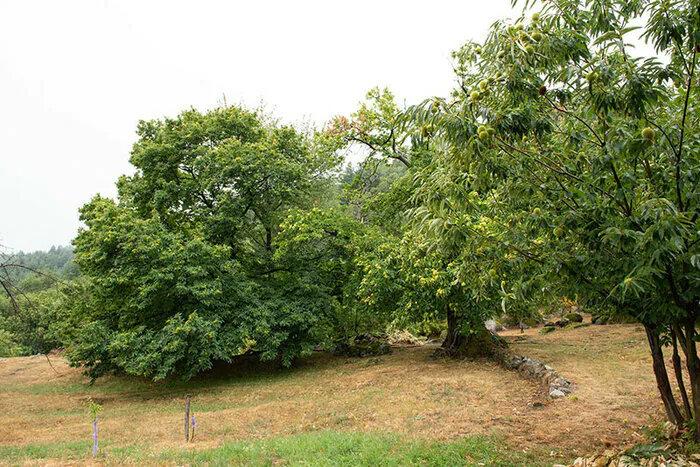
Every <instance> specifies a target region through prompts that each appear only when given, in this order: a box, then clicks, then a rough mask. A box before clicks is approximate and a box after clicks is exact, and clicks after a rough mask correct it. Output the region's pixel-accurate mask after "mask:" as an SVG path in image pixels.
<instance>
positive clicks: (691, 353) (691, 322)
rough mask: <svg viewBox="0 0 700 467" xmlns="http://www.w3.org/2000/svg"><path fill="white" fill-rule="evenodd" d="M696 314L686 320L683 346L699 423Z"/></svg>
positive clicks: (697, 435) (699, 363)
mask: <svg viewBox="0 0 700 467" xmlns="http://www.w3.org/2000/svg"><path fill="white" fill-rule="evenodd" d="M695 321H696V316H695V313H690V315H689V316H688V317H687V318H685V320H684V321H683V325H684V327H685V345H684V346H681V348H683V349H684V350H685V361H686V366H687V368H688V376H689V378H690V390H691V391H692V393H693V419H694V420H695V422H696V423H697V422H698V421H700V358H698V349H697V345H696V343H695V335H696V332H695ZM695 440H696V441H700V427H698V428H696V430H695Z"/></svg>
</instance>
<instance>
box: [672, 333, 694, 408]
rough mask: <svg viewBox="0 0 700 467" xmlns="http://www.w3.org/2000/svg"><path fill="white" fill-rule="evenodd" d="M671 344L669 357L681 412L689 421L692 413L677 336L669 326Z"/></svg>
mask: <svg viewBox="0 0 700 467" xmlns="http://www.w3.org/2000/svg"><path fill="white" fill-rule="evenodd" d="M671 343H672V344H673V355H672V357H671V361H672V362H673V372H674V373H675V374H676V382H677V383H678V389H679V390H680V392H681V398H682V399H683V410H684V411H685V416H686V417H687V418H688V419H690V418H693V412H692V409H691V408H690V400H689V399H688V392H687V391H686V389H685V382H684V381H683V368H682V367H681V357H680V355H678V335H677V334H676V331H675V329H674V328H673V326H671Z"/></svg>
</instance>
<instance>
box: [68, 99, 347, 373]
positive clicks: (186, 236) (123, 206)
mask: <svg viewBox="0 0 700 467" xmlns="http://www.w3.org/2000/svg"><path fill="white" fill-rule="evenodd" d="M139 136H140V140H139V141H138V142H137V143H136V144H135V146H134V151H133V153H132V157H131V162H132V164H134V166H135V167H136V169H137V170H136V173H135V174H134V175H133V176H131V177H122V178H121V179H120V180H119V183H118V187H119V201H118V202H115V201H113V200H109V199H104V198H101V197H99V196H97V197H95V198H94V199H93V200H92V201H91V202H90V203H88V204H86V205H85V206H84V207H83V208H82V209H81V220H82V221H83V222H84V223H85V225H86V228H85V229H83V230H81V231H80V233H79V235H78V237H77V238H76V239H75V241H74V245H75V251H76V262H77V263H78V264H79V265H80V268H81V272H82V273H83V274H84V275H85V276H86V278H87V286H86V289H85V292H86V294H88V295H89V296H90V298H89V305H88V306H87V307H77V308H76V310H75V311H74V317H76V318H77V319H75V321H76V323H77V328H76V330H75V331H74V332H73V344H72V345H71V346H70V347H69V349H68V352H67V355H68V357H69V358H70V359H71V360H72V362H73V363H74V364H76V365H82V366H85V367H86V368H88V369H89V372H90V374H91V375H92V376H93V377H97V376H100V375H101V374H104V373H105V372H106V371H125V372H127V373H130V374H137V375H143V376H149V377H152V378H154V379H162V378H165V377H167V376H169V375H173V374H177V375H179V376H181V377H183V378H190V377H191V376H193V375H195V374H197V373H198V372H201V371H203V370H206V369H208V368H210V367H211V365H212V363H213V362H214V361H216V360H224V361H229V360H230V359H231V358H233V357H234V356H236V355H240V354H243V353H245V352H247V351H253V352H256V353H257V354H258V355H259V356H260V358H262V359H267V360H271V359H272V360H274V359H280V361H281V362H282V363H283V364H285V365H289V364H290V363H291V361H292V360H293V359H294V358H295V357H296V356H299V355H302V354H305V353H308V352H310V351H311V349H312V348H313V346H314V345H315V343H316V341H315V335H314V331H313V328H314V325H315V324H316V323H317V322H318V321H319V320H321V319H323V317H324V315H325V314H326V312H327V310H325V309H324V302H323V301H322V300H320V299H319V291H318V290H319V287H318V286H316V285H314V284H312V283H307V282H304V281H302V280H299V278H298V277H295V276H290V275H289V274H287V273H285V271H284V267H280V266H279V265H278V264H277V263H276V262H275V259H274V250H275V249H276V246H275V242H274V240H275V238H276V236H277V234H278V230H279V223H280V222H281V220H282V219H284V217H285V215H286V213H287V212H288V211H289V210H290V209H293V208H300V207H310V206H312V205H313V203H314V202H318V199H319V196H320V195H323V194H324V192H325V191H324V190H326V188H327V186H328V184H329V182H328V180H329V178H328V173H329V170H330V169H331V168H333V167H334V166H335V164H336V159H335V156H333V155H332V154H328V153H326V152H319V151H318V150H316V148H317V147H321V148H323V147H325V146H324V145H323V144H321V143H319V144H318V145H315V144H314V142H313V141H312V140H311V139H310V138H309V137H307V136H305V135H303V134H301V133H298V132H297V131H296V130H294V129H293V128H290V127H279V126H276V125H273V124H269V125H266V124H264V123H263V120H262V118H261V117H260V116H258V115H256V114H255V113H252V112H249V111H247V110H244V109H239V108H236V107H227V108H220V109H216V110H213V111H210V112H208V113H206V114H202V113H199V112H197V111H195V110H190V111H186V112H183V113H182V114H181V115H180V116H178V117H177V118H176V119H165V120H163V121H152V122H141V123H140V124H139ZM317 140H318V141H322V138H320V137H319V138H318V139H317Z"/></svg>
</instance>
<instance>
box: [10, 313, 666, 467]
mask: <svg viewBox="0 0 700 467" xmlns="http://www.w3.org/2000/svg"><path fill="white" fill-rule="evenodd" d="M504 335H505V336H506V337H507V339H508V340H509V341H510V342H511V347H512V349H513V351H514V352H516V353H518V354H524V355H528V356H531V357H535V358H538V359H541V360H542V361H543V362H545V363H548V364H550V365H551V366H553V367H554V368H555V369H557V370H558V371H559V372H560V373H561V374H563V375H565V376H566V377H568V378H569V379H571V380H573V382H574V383H575V384H576V385H577V386H578V389H577V390H576V391H575V393H574V396H570V397H567V398H565V399H561V400H556V401H554V400H548V399H546V398H544V397H543V395H542V394H541V392H540V387H539V383H538V382H535V381H529V380H525V379H523V378H522V377H521V376H520V375H519V374H518V373H516V372H509V371H506V370H504V369H502V368H500V367H498V366H496V365H494V364H490V363H487V362H470V361H452V360H444V359H438V360H435V359H431V358H430V355H431V354H432V352H433V350H434V349H433V348H431V346H421V347H404V348H401V347H396V348H394V353H393V354H392V355H387V356H384V357H380V358H365V359H348V358H344V357H336V356H331V355H328V354H325V353H317V354H315V355H314V356H312V357H310V358H308V359H306V360H303V361H302V362H301V363H300V364H299V365H297V366H295V367H294V368H292V369H289V370H279V369H276V368H272V367H268V366H261V365H260V364H258V363H252V362H238V363H237V364H234V365H231V366H226V367H219V368H217V369H216V370H215V371H213V372H210V373H208V374H206V375H203V376H200V377H198V378H196V379H195V380H193V381H191V382H190V383H188V384H184V383H179V382H165V383H152V382H149V381H146V380H141V379H137V378H132V377H128V378H127V377H106V378H103V379H100V380H98V381H97V382H96V383H95V384H94V385H93V386H90V385H89V384H88V379H87V378H85V377H83V376H82V375H81V374H80V371H79V370H77V369H72V368H69V367H68V366H67V364H66V362H65V361H64V360H63V359H62V358H60V356H59V355H52V356H51V358H52V362H53V365H54V367H55V368H56V370H57V371H58V374H56V373H55V372H54V371H53V370H52V368H51V367H50V366H49V365H48V363H47V361H46V359H45V358H44V357H43V356H35V357H18V358H8V359H1V360H0V410H2V413H3V414H4V423H3V424H2V425H0V459H3V460H4V462H8V463H16V462H19V463H21V462H25V461H30V462H39V463H50V462H54V461H58V462H60V463H65V462H70V461H75V462H78V463H82V462H84V461H86V460H88V459H90V457H89V453H90V449H91V446H92V438H91V425H90V416H89V414H88V411H87V398H88V397H92V398H93V399H94V400H95V401H97V402H98V403H100V404H102V406H103V412H102V414H101V419H100V442H101V444H100V448H101V452H102V453H103V454H104V457H103V458H102V459H101V461H102V460H103V461H105V462H106V463H108V464H110V463H122V462H144V461H146V462H156V463H164V462H173V463H176V464H181V463H190V462H196V463H217V462H218V463H222V462H232V463H234V464H246V465H247V464H253V465H258V464H260V465H270V464H277V463H281V464H298V463H303V462H307V463H310V464H312V465H327V464H328V463H332V464H335V465H357V464H364V465H375V464H377V463H381V464H383V465H406V464H413V463H415V464H424V463H425V462H426V461H427V463H428V464H429V465H445V464H450V465H460V464H465V465H480V464H479V462H481V463H482V464H481V465H552V464H554V463H565V462H566V461H570V460H571V459H572V458H574V457H576V456H577V455H581V454H583V453H586V452H591V451H595V450H601V449H604V446H605V445H612V446H617V447H619V446H623V445H625V444H629V443H634V442H636V441H639V440H640V438H641V436H642V435H641V434H640V431H639V428H640V426H643V425H648V424H649V423H650V416H651V417H653V418H655V419H657V420H660V419H661V415H662V413H661V412H660V410H659V409H660V408H659V402H658V396H657V395H656V391H655V387H654V382H653V373H652V372H651V369H650V366H651V365H650V357H649V356H648V351H647V350H646V348H645V345H646V342H645V340H644V333H643V331H642V329H641V327H640V326H637V325H609V326H590V327H586V328H579V329H573V330H568V331H557V332H554V333H551V334H548V335H546V336H541V335H539V334H538V333H537V330H536V329H529V330H527V331H526V333H525V335H524V337H522V336H521V335H520V333H519V331H507V332H505V333H504ZM188 393H189V394H191V395H192V410H193V413H194V415H195V416H196V422H197V432H196V437H195V441H194V442H192V443H185V442H184V440H183V434H182V432H183V428H182V411H183V408H184V400H185V397H186V395H187V394H188ZM537 402H541V403H543V405H541V406H540V404H537ZM533 403H536V404H534V405H533Z"/></svg>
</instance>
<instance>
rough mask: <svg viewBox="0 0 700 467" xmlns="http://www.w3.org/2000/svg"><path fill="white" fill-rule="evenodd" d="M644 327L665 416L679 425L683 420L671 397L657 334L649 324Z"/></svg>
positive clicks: (671, 393)
mask: <svg viewBox="0 0 700 467" xmlns="http://www.w3.org/2000/svg"><path fill="white" fill-rule="evenodd" d="M644 329H645V330H646V333H647V340H648V341H649V348H650V349H651V358H652V360H653V367H654V376H656V386H657V387H658V388H659V393H660V394H661V400H662V401H663V403H664V408H665V409H666V416H667V417H668V419H669V421H670V422H671V423H673V424H674V425H680V424H682V423H683V422H684V418H683V414H681V411H680V409H679V408H678V404H676V400H675V399H674V398H673V392H672V391H671V384H670V383H669V380H668V373H667V371H666V363H665V362H664V354H663V350H662V348H661V343H660V341H659V335H658V333H657V332H656V329H655V328H654V327H653V326H651V325H648V324H645V325H644Z"/></svg>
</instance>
